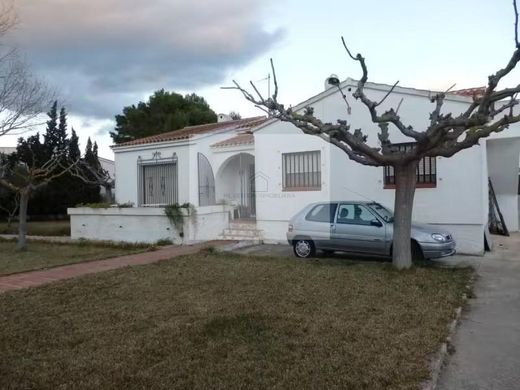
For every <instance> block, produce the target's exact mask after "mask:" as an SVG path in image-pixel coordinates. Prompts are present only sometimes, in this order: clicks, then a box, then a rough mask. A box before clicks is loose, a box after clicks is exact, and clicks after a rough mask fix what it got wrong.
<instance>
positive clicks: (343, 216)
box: [336, 204, 376, 225]
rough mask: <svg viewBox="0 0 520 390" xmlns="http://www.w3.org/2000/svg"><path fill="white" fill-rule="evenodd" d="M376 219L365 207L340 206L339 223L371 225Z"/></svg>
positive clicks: (357, 205) (355, 205) (353, 205)
mask: <svg viewBox="0 0 520 390" xmlns="http://www.w3.org/2000/svg"><path fill="white" fill-rule="evenodd" d="M374 219H376V217H375V216H374V214H372V213H371V212H370V211H369V210H368V209H367V208H366V207H365V206H362V205H359V204H342V205H340V206H339V210H338V219H337V221H336V222H337V223H343V224H351V225H370V223H371V222H372V221H373V220H374Z"/></svg>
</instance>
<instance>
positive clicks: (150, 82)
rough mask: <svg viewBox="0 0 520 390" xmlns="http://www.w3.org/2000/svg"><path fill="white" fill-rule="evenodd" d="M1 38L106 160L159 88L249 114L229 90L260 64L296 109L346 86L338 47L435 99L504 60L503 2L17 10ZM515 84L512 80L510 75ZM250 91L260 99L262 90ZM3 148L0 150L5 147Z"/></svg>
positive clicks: (162, 1)
mask: <svg viewBox="0 0 520 390" xmlns="http://www.w3.org/2000/svg"><path fill="white" fill-rule="evenodd" d="M16 4H17V10H18V14H19V19H20V23H19V25H18V26H17V27H16V29H15V30H14V31H12V33H11V34H10V36H9V44H11V45H16V46H18V47H19V48H20V49H21V50H22V52H23V53H24V55H25V56H26V58H27V59H28V61H29V62H30V64H31V66H32V69H33V71H34V72H35V73H36V74H37V75H38V76H40V77H42V78H44V79H45V80H46V81H47V83H49V84H50V85H52V86H53V88H55V89H56V90H57V91H58V93H59V96H60V98H61V100H62V101H63V103H64V104H65V105H66V107H67V110H68V111H69V113H70V122H71V123H72V124H73V125H74V127H75V128H76V130H77V131H78V134H79V135H80V138H81V140H82V143H83V144H84V143H85V140H86V138H87V137H88V136H91V137H92V138H94V139H95V140H97V142H98V144H99V145H100V151H101V155H103V156H105V157H109V158H110V157H112V153H111V151H110V148H109V146H110V144H111V139H110V137H109V136H108V132H109V131H110V130H112V128H113V117H114V115H116V114H118V113H120V111H121V110H122V108H123V107H124V106H126V105H130V104H133V103H137V102H138V101H139V100H145V99H146V98H147V97H148V96H149V95H150V94H151V93H152V92H153V91H155V90H157V89H160V88H165V89H168V90H172V91H177V92H181V93H188V92H196V93H197V94H200V95H202V96H204V97H205V98H206V99H207V100H208V101H209V103H210V105H211V107H212V108H213V109H214V110H215V111H217V112H224V113H227V112H229V111H231V110H234V111H238V112H240V113H241V114H242V116H249V115H257V114H258V113H259V112H258V111H257V109H255V108H254V107H252V106H250V105H249V104H248V103H247V102H245V101H244V100H243V99H242V98H241V96H240V95H239V94H238V93H237V92H236V91H229V90H222V89H220V87H221V86H226V85H230V84H231V80H232V79H237V80H239V81H242V82H243V83H247V82H248V81H249V80H254V81H257V80H261V79H263V78H265V77H266V76H267V74H268V72H269V58H270V57H272V58H273V59H274V61H275V64H276V67H277V74H278V78H279V83H280V88H281V92H280V100H281V101H284V102H286V103H287V104H296V103H298V102H300V101H302V100H305V99H307V98H308V97H310V96H312V95H314V94H316V93H318V92H320V91H321V90H322V88H323V83H324V80H325V78H326V77H327V76H328V75H329V74H331V73H336V74H338V75H339V77H340V78H341V79H344V78H347V77H353V78H357V77H358V76H359V69H358V68H357V66H356V64H355V63H352V62H349V60H348V58H347V57H346V55H345V53H344V51H343V49H342V46H341V41H340V36H341V35H344V36H345V38H346V39H347V41H348V42H349V46H350V47H351V48H352V50H353V51H355V52H358V51H361V52H362V53H363V55H364V56H365V57H366V58H367V60H368V64H369V68H370V79H371V80H372V81H376V82H381V83H390V84H391V83H393V82H395V81H396V80H400V85H402V86H413V87H418V88H426V89H442V88H446V87H448V86H450V85H452V84H453V83H457V88H466V87H473V86H479V85H483V84H484V83H485V82H486V79H487V75H489V74H490V73H491V72H493V71H494V70H496V68H498V66H501V65H503V64H505V62H506V61H507V59H508V58H509V56H510V54H511V52H512V49H513V14H512V6H511V1H510V0H494V1H489V0H458V1H457V2H454V1H452V0H437V1H436V2H423V1H416V0H394V1H391V2H389V1H385V2H382V1H377V2H376V1H374V0H372V1H364V2H359V1H354V0H321V1H307V2H306V1H301V0H300V1H298V0H147V1H142V0H16ZM511 77H516V80H512V81H511V82H515V81H516V83H518V80H519V79H520V76H519V73H518V72H516V73H515V75H512V76H511ZM258 85H259V86H260V87H261V88H264V90H267V83H266V82H265V81H264V82H262V81H259V82H258ZM15 142H16V141H15V139H14V137H11V138H9V137H2V138H1V139H0V145H13V144H15Z"/></svg>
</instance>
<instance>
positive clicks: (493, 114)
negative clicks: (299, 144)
mask: <svg viewBox="0 0 520 390" xmlns="http://www.w3.org/2000/svg"><path fill="white" fill-rule="evenodd" d="M513 5H514V16H515V19H514V20H515V23H514V26H515V34H514V35H515V49H514V51H513V55H512V56H511V58H510V59H509V61H508V62H507V64H506V65H505V66H504V67H503V68H502V69H499V70H498V71H497V72H495V73H494V74H492V75H491V76H489V78H488V82H487V86H486V88H485V91H484V92H483V94H482V95H481V96H474V98H473V102H471V103H470V104H469V105H468V107H467V109H466V110H465V111H464V112H462V113H459V114H454V113H443V112H442V108H443V104H444V100H445V98H446V94H447V93H448V92H449V91H446V92H441V93H436V94H435V95H433V96H432V97H431V102H432V103H433V104H434V108H433V111H432V112H431V114H430V118H429V124H428V125H427V126H426V127H425V128H423V129H415V128H414V127H413V126H410V125H408V124H407V123H406V122H405V120H404V119H403V118H401V117H400V116H399V113H398V108H391V109H389V110H386V111H384V112H381V110H380V107H381V105H382V104H383V102H384V101H385V100H386V99H387V98H388V96H389V95H391V94H392V92H393V91H394V89H395V87H396V86H397V83H395V84H394V85H393V86H392V87H391V88H390V89H389V91H388V93H387V94H386V95H385V96H384V97H383V98H382V99H381V100H378V101H375V100H372V99H370V97H369V96H367V94H366V93H365V85H366V83H367V81H368V67H367V64H366V61H365V58H364V57H363V56H362V55H361V54H356V55H353V54H352V52H351V51H350V49H349V48H348V46H347V45H346V43H345V40H344V39H343V38H342V42H343V46H344V49H345V50H346V52H347V54H348V56H349V57H350V59H352V60H353V61H355V62H357V63H358V64H359V66H360V68H361V72H362V76H361V78H360V80H359V81H358V83H357V87H356V88H355V89H354V91H353V93H352V96H353V97H354V99H356V100H358V101H360V102H361V103H362V104H363V105H364V106H365V107H366V109H367V110H368V114H369V115H370V118H371V120H372V122H373V123H374V124H376V125H377V126H378V127H379V132H378V134H377V137H378V141H379V146H377V147H374V146H371V145H369V143H368V142H367V140H368V133H367V134H365V132H364V131H363V130H362V129H354V130H353V131H352V129H351V128H350V126H349V123H348V121H347V120H345V119H338V120H337V122H336V123H324V122H323V121H322V120H321V119H319V118H318V117H316V116H315V115H314V109H313V108H312V107H306V108H305V109H303V112H295V111H293V110H292V109H291V108H286V107H285V106H284V105H283V104H281V103H279V102H278V100H277V97H278V82H277V79H276V72H275V69H274V65H273V61H272V59H271V68H272V72H273V80H274V93H273V95H272V96H270V97H267V98H264V97H263V96H262V94H261V93H260V92H259V90H258V88H257V87H256V86H255V84H254V83H253V82H250V85H251V88H252V90H253V91H252V92H250V91H248V90H246V89H245V88H243V87H242V86H241V85H240V84H239V83H237V82H236V81H233V83H234V87H231V88H233V89H237V90H239V91H240V92H241V93H242V94H243V95H244V97H245V98H246V99H247V100H248V101H250V102H251V103H253V104H255V105H256V106H257V107H259V108H261V109H263V110H264V111H265V112H267V113H268V115H269V116H271V117H273V118H277V119H279V120H281V121H285V122H289V123H292V124H293V125H294V126H296V127H297V128H299V129H301V130H302V131H303V133H305V134H310V135H314V136H317V137H320V138H321V139H323V140H324V141H326V142H329V143H331V144H332V145H334V146H336V147H338V148H339V149H341V150H342V151H343V152H345V153H346V154H347V156H348V157H349V158H350V159H351V160H353V161H355V162H357V163H359V164H363V165H368V166H374V167H381V166H390V167H393V169H394V172H395V178H396V191H395V205H394V206H395V207H394V213H395V214H394V237H393V254H392V256H393V264H394V266H395V267H397V268H399V269H402V268H409V267H410V266H411V265H412V254H411V221H412V208H413V199H414V194H415V188H416V180H417V178H416V171H417V165H418V162H419V161H420V160H421V159H422V158H423V157H436V156H443V157H451V156H453V155H455V154H456V153H458V152H460V151H462V150H464V149H468V148H471V147H472V146H474V145H477V144H478V142H479V140H480V139H482V138H485V137H488V136H489V135H491V134H493V133H498V132H501V131H503V130H504V129H506V128H507V127H508V126H509V125H510V124H512V123H516V122H519V121H520V115H518V113H515V111H514V107H515V106H516V105H518V104H519V100H518V99H517V94H518V93H519V92H520V84H519V85H516V86H513V87H510V88H503V89H498V84H499V82H500V81H501V80H502V79H503V78H504V77H505V76H507V75H508V74H510V73H511V71H512V70H513V69H514V68H515V67H516V65H517V64H518V62H519V61H520V43H519V38H518V10H517V4H516V1H514V2H513ZM336 87H337V88H338V92H339V93H340V94H341V96H342V97H343V98H344V99H345V103H346V105H347V110H348V113H350V105H349V103H348V100H347V99H346V94H345V92H344V91H343V89H342V87H341V84H340V83H339V82H338V83H336ZM390 126H393V127H395V128H396V129H397V130H398V131H399V132H400V133H402V134H403V135H404V136H406V137H408V138H410V139H411V140H412V141H413V142H414V147H413V148H410V150H406V151H403V150H399V149H398V148H397V147H396V146H394V145H393V144H392V142H391V139H390V132H389V128H390Z"/></svg>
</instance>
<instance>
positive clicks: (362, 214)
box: [331, 203, 386, 255]
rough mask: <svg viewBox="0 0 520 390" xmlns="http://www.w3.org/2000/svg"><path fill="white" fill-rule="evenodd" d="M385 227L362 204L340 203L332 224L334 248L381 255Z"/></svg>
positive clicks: (384, 240)
mask: <svg viewBox="0 0 520 390" xmlns="http://www.w3.org/2000/svg"><path fill="white" fill-rule="evenodd" d="M385 230H386V228H385V224H384V223H382V222H381V221H380V220H379V219H378V218H377V217H376V216H375V215H374V213H372V211H370V209H369V208H368V207H366V206H364V205H363V204H357V203H340V204H339V206H338V210H337V212H336V220H335V222H334V224H333V226H332V232H331V236H332V243H333V246H334V249H336V250H343V251H347V252H362V253H372V254H378V255H383V254H385V253H386V231H385Z"/></svg>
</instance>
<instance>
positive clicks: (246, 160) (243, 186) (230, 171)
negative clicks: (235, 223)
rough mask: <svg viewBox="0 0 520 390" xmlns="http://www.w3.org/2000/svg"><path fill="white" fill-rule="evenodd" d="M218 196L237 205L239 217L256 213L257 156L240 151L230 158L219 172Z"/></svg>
mask: <svg viewBox="0 0 520 390" xmlns="http://www.w3.org/2000/svg"><path fill="white" fill-rule="evenodd" d="M216 197H217V200H219V201H224V202H225V203H227V204H230V205H233V206H235V207H236V210H237V214H238V217H239V218H251V217H255V214H256V199H255V158H254V156H253V155H251V154H249V153H239V154H236V155H234V156H231V157H230V158H228V159H227V160H226V161H224V163H223V164H222V166H221V167H220V169H219V170H218V173H217V181H216Z"/></svg>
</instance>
